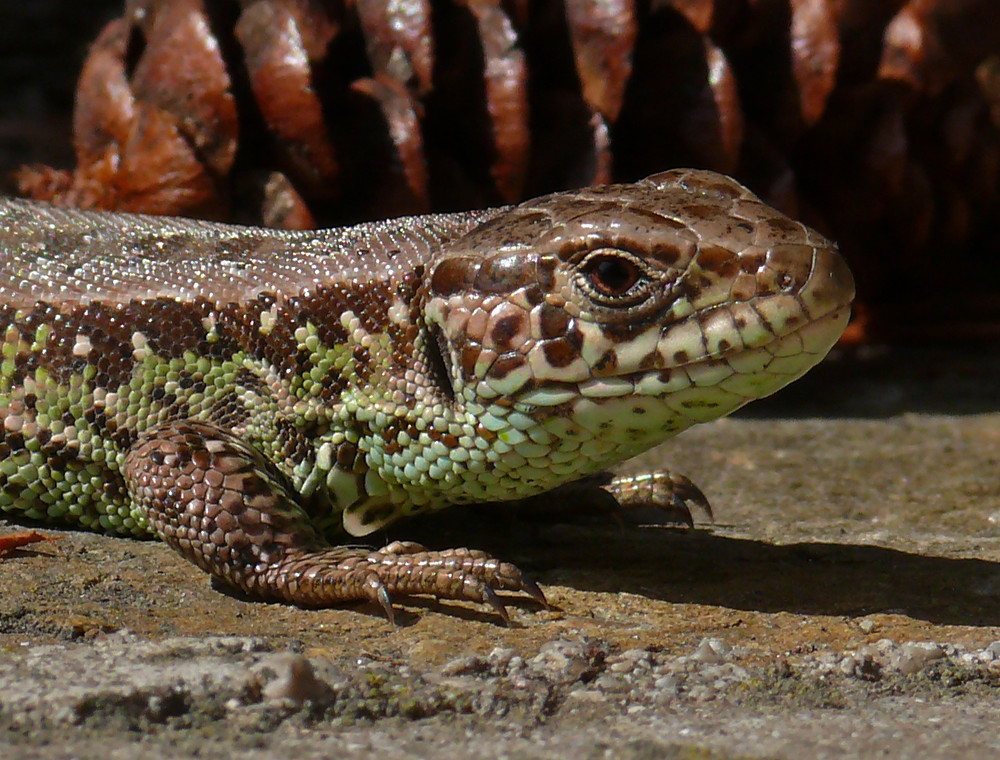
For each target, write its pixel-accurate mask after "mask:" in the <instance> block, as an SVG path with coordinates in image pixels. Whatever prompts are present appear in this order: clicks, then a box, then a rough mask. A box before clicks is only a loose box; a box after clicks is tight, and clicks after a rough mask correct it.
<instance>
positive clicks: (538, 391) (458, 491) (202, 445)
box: [0, 170, 854, 617]
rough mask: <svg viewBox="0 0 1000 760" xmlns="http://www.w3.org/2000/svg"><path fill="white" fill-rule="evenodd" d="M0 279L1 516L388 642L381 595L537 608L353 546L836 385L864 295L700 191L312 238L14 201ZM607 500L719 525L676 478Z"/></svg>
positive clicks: (484, 571)
mask: <svg viewBox="0 0 1000 760" xmlns="http://www.w3.org/2000/svg"><path fill="white" fill-rule="evenodd" d="M0 256H2V259H0V331H2V340H3V344H2V358H0V422H2V424H0V509H2V510H3V511H5V512H8V513H14V514H20V515H22V516H24V517H27V518H31V519H34V520H40V521H44V522H50V523H61V524H66V525H77V526H81V527H86V528H92V529H97V530H103V531H107V532H113V533H123V534H131V535H156V536H159V537H160V538H162V539H163V540H165V541H166V542H167V543H169V544H170V545H171V546H172V547H174V548H175V549H176V550H178V551H179V552H180V553H181V554H182V555H184V556H185V557H187V558H188V559H189V560H191V561H193V562H194V563H195V564H197V565H199V566H200V567H202V568H203V569H205V570H207V571H208V572H210V573H212V574H213V575H215V576H217V577H218V578H221V579H223V580H225V581H226V582H228V583H230V584H232V585H234V586H236V587H238V588H240V589H242V590H243V591H245V592H247V593H249V594H251V595H253V596H256V597H260V598H278V599H283V600H286V601H289V602H293V603H297V604H302V605H308V606H316V605H328V604H335V603H339V602H344V601H350V600H356V599H373V600H376V601H378V602H379V603H381V604H382V606H383V607H384V608H385V609H386V612H387V614H389V616H390V617H391V615H392V606H391V596H390V595H391V594H399V595H406V594H415V593H428V594H433V595H436V596H439V597H448V598H459V599H468V600H477V601H486V602H488V603H490V604H492V605H493V606H494V608H496V609H497V610H498V611H499V612H500V614H501V615H503V616H504V617H505V616H506V613H505V612H504V609H503V606H502V604H500V602H499V601H498V600H497V597H496V595H495V593H494V590H495V589H515V590H523V591H526V592H527V593H529V594H531V595H533V596H535V597H536V598H538V599H540V600H544V597H542V595H541V592H540V591H539V590H538V588H537V586H535V585H534V584H533V583H532V582H531V581H529V580H528V579H526V578H524V577H523V576H522V575H521V573H520V572H519V571H518V570H517V568H515V567H514V566H512V565H510V564H509V563H506V562H501V561H499V560H496V559H493V558H492V557H489V556H488V555H486V554H484V553H482V552H478V551H473V550H467V549H457V550H446V551H429V550H427V549H425V548H424V547H422V546H419V545H417V544H411V543H401V542H397V543H395V544H392V545H390V546H388V547H385V548H384V549H381V550H377V551H370V550H366V549H359V548H357V547H356V546H352V547H346V546H336V545H334V544H332V543H331V541H332V540H335V538H336V536H337V535H338V534H339V535H342V534H343V531H344V530H346V532H348V533H350V534H352V535H355V536H363V535H366V534H368V533H371V532H372V531H373V530H376V529H377V528H379V527H381V526H383V525H385V524H386V523H388V522H391V521H393V520H395V519H397V518H399V517H401V516H404V515H407V514H412V513H415V512H418V511H421V510H424V509H437V508H440V507H444V506H448V505H452V504H474V503H477V502H479V503H481V502H485V501H502V500H512V499H522V498H525V497H529V496H533V495H536V494H538V493H542V492H545V491H549V490H552V489H557V488H560V487H562V486H565V485H566V484H572V483H573V482H576V481H579V480H580V479H582V478H589V477H591V476H594V475H595V474H596V473H599V472H602V471H604V470H606V469H607V468H609V467H611V466H613V465H615V464H617V463H618V462H620V461H622V460H624V459H625V458H627V457H630V456H633V455H635V454H637V453H639V452H641V451H644V450H645V449H648V448H649V447H651V446H653V445H655V444H657V443H659V442H660V441H662V440H664V439H666V438H668V437H670V436H672V435H674V434H675V433H678V432H680V431H681V430H683V429H684V428H686V427H688V426H690V425H692V424H694V423H696V422H702V421H706V420H710V419H715V418H717V417H720V416H723V415H725V414H728V413H729V412H731V411H733V410H734V409H736V408H738V407H739V406H742V405H743V404H744V403H746V402H748V401H750V400H752V399H754V398H759V397H761V396H765V395H767V394H769V393H772V392H774V391H775V390H777V389H778V388H780V387H782V386H783V385H785V384H787V383H788V382H790V381H791V380H793V379H794V378H795V377H798V376H799V375H801V374H802V373H803V372H805V371H806V370H808V369H809V368H810V367H811V366H813V365H814V364H816V363H817V362H818V361H819V360H820V359H821V358H822V357H823V356H824V355H825V354H826V353H827V351H828V350H829V348H830V347H831V346H832V345H833V343H834V342H835V341H836V339H837V337H839V335H840V333H841V331H842V330H843V328H844V326H845V325H846V322H847V319H848V316H849V310H850V302H851V300H852V298H853V293H854V287H853V281H852V279H851V275H850V272H849V271H848V270H847V267H846V265H845V264H844V263H843V260H842V259H841V258H840V256H839V255H838V254H837V252H836V249H835V247H834V246H833V244H831V243H830V242H829V241H827V240H825V239H824V238H823V237H821V236H820V235H818V234H817V233H816V232H814V231H812V230H810V229H809V228H807V227H805V226H804V225H801V224H799V223H797V222H794V221H792V220H790V219H788V218H787V217H785V216H783V215H781V214H779V213H778V212H776V211H774V210H773V209H770V208H769V207H767V206H766V205H764V204H763V203H761V202H760V201H759V200H758V199H757V198H756V197H755V196H753V195H752V194H751V193H749V191H747V190H746V189H745V188H742V187H741V186H740V185H738V184H736V183H735V182H733V181H732V180H729V179H727V178H725V177H721V176H719V175H715V174H712V173H709V172H701V171H690V170H678V171H672V172H666V173H663V174H660V175H656V176H654V177H651V178H649V179H647V180H644V181H642V182H640V183H636V184H633V185H611V186H606V187H600V188H590V189H587V190H580V191H574V192H568V193H559V194H555V195H551V196H546V197H544V198H539V199H536V200H534V201H528V202H527V203H524V204H521V205H520V206H516V207H511V208H506V209H494V210H490V211H485V212H475V213H467V214H451V215H436V216H427V217H417V218H408V219H400V220H395V221H392V222H385V223H376V224H368V225H360V226H357V227H351V228H344V229H337V230H324V231H318V232H309V233H288V232H277V231H270V230H258V229H251V228H239V227H231V226H225V225H215V224H209V223H202V222H193V221H184V220H171V219H158V218H149V217H137V216H125V215H112V214H99V213H87V212H78V211H66V210H59V209H55V208H53V207H49V206H45V205H42V204H33V203H30V202H25V201H15V200H0ZM609 490H611V492H612V493H615V494H617V495H618V496H620V497H622V499H623V501H624V502H627V503H634V502H638V501H648V500H653V501H656V502H659V503H662V504H665V505H668V506H670V505H672V506H673V507H674V508H675V509H679V510H680V511H681V512H682V513H685V514H686V506H685V502H686V501H694V502H699V501H701V500H702V497H701V496H700V492H698V491H697V489H695V488H694V487H693V486H692V485H691V484H690V482H689V481H687V480H686V479H685V478H683V477H681V476H675V475H670V474H669V473H666V472H664V473H654V474H652V475H650V476H648V477H644V478H636V479H632V480H621V479H619V480H614V481H611V482H610V483H609ZM688 518H689V515H688Z"/></svg>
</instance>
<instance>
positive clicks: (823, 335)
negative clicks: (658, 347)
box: [517, 303, 851, 416]
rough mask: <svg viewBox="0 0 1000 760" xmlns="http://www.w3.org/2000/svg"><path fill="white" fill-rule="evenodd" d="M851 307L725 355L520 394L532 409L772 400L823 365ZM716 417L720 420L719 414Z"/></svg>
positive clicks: (519, 398) (737, 403)
mask: <svg viewBox="0 0 1000 760" xmlns="http://www.w3.org/2000/svg"><path fill="white" fill-rule="evenodd" d="M850 314H851V308H850V305H849V303H848V304H846V305H842V306H840V307H839V308H834V309H833V310H831V311H829V312H827V313H826V314H823V315H822V316H819V317H817V318H815V319H812V320H810V321H808V322H805V323H804V324H802V325H801V326H799V327H797V328H795V329H793V330H790V331H788V332H785V333H784V334H780V335H773V337H772V339H771V340H769V341H767V342H766V343H760V344H758V345H754V346H749V347H748V346H742V345H734V346H732V347H730V348H728V349H726V350H725V351H723V352H720V353H718V354H715V355H711V356H702V357H698V358H694V359H691V360H688V361H686V362H683V363H678V364H674V365H672V366H669V367H662V368H657V369H648V370H637V371H633V372H624V373H619V374H614V375H611V376H608V377H600V378H591V379H588V380H584V381H581V382H573V381H568V382H559V381H547V382H546V384H545V385H544V386H541V387H536V388H533V389H528V390H525V391H524V392H522V393H520V394H517V401H519V402H521V403H523V404H529V405H533V406H558V405H561V404H564V403H567V402H570V401H572V400H575V399H579V398H587V399H591V400H593V401H600V400H602V399H613V398H620V397H624V396H629V395H635V396H645V397H650V396H675V395H676V397H677V399H678V400H679V399H681V398H682V397H683V396H684V395H685V394H688V395H691V394H697V395H698V396H699V397H707V396H713V395H717V396H718V398H719V399H720V400H727V401H729V402H730V403H728V404H726V406H732V408H734V409H735V408H737V407H739V406H742V405H743V404H745V403H747V402H748V401H751V400H754V399H757V398H761V397H762V396H766V395H770V394H771V393H774V392H775V391H777V390H779V389H780V388H782V387H784V386H785V385H787V384H788V383H790V382H792V381H793V380H795V379H796V378H798V377H800V376H801V375H802V374H804V373H805V372H807V371H808V370H809V369H811V368H812V367H814V366H815V365H816V364H818V363H819V362H820V361H821V360H822V359H823V357H824V356H826V354H827V353H828V352H829V350H830V349H831V348H832V347H833V345H834V344H835V343H836V342H837V339H838V338H839V337H840V335H841V333H842V332H843V331H844V328H845V327H846V326H847V322H848V320H849V319H850ZM715 416H718V414H716V415H715Z"/></svg>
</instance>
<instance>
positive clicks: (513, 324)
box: [490, 314, 525, 351]
mask: <svg viewBox="0 0 1000 760" xmlns="http://www.w3.org/2000/svg"><path fill="white" fill-rule="evenodd" d="M524 319H525V317H524V316H523V315H521V314H511V315H509V316H506V317H501V318H500V319H498V320H497V321H496V324H494V325H493V330H492V332H490V338H491V339H492V340H493V345H495V346H496V347H497V348H498V349H499V350H500V351H509V350H510V349H511V348H512V347H513V346H512V344H513V342H514V338H515V337H516V336H517V335H518V333H520V332H521V328H522V326H523V324H524Z"/></svg>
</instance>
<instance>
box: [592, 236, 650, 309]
mask: <svg viewBox="0 0 1000 760" xmlns="http://www.w3.org/2000/svg"><path fill="white" fill-rule="evenodd" d="M577 282H578V283H579V285H580V287H581V288H582V289H583V291H584V292H585V293H586V294H587V295H588V296H590V297H591V298H593V299H594V300H596V301H598V302H600V303H602V304H605V305H608V306H631V305H633V304H636V303H639V302H641V301H643V300H645V298H646V296H647V290H648V286H649V284H650V278H649V276H648V273H647V271H646V267H645V265H644V264H643V263H642V262H641V261H638V260H637V259H635V258H634V257H633V256H630V255H628V254H625V253H623V252H621V251H610V250H607V249H605V250H602V251H594V252H593V253H591V254H590V255H589V256H587V258H586V259H584V261H583V262H582V263H581V265H580V268H579V270H578V274H577Z"/></svg>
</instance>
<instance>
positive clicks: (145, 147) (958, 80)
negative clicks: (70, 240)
mask: <svg viewBox="0 0 1000 760" xmlns="http://www.w3.org/2000/svg"><path fill="white" fill-rule="evenodd" d="M994 16H995V0H910V1H909V2H904V1H903V0H642V1H637V0H602V1H601V2H597V0H564V2H563V3H562V4H559V3H547V2H529V0H507V1H506V2H499V0H434V3H433V13H432V4H431V0H413V2H407V3H389V2H387V0H356V2H345V3H334V2H330V1H327V0H242V1H241V2H237V1H236V0H130V2H128V4H127V7H126V11H125V14H124V16H123V17H122V18H121V19H118V20H116V21H113V22H112V23H111V24H109V25H108V27H107V28H106V29H105V30H104V32H103V33H102V34H101V35H100V37H99V38H98V40H97V41H96V42H95V43H94V45H93V47H92V48H91V51H90V54H89V57H88V59H87V61H86V63H85V65H84V68H83V71H82V73H81V77H80V81H79V84H78V90H77V107H76V113H75V118H74V134H75V149H76V155H77V167H76V169H75V170H74V171H72V172H69V171H59V170H55V169H49V168H46V167H30V168H25V169H23V170H22V171H21V174H20V185H21V189H22V191H23V192H25V193H27V194H29V195H32V196H34V197H36V198H47V199H53V200H56V201H59V202H64V203H72V204H74V205H82V206H92V207H99V208H117V209H123V210H131V211H147V212H153V213H171V214H184V215H198V216H205V217H209V218H219V219H234V220H238V221H245V222H264V223H267V224H271V225H276V226H287V227H307V226H313V225H315V224H323V225H326V224H336V223H344V222H350V221H357V220H361V219H368V218H376V217H382V216H393V215H399V214H405V213H419V212H424V211H429V210H438V209H455V208H468V207H472V206H483V205H493V204H498V203H508V202H514V201H516V200H518V199H520V198H523V197H525V196H528V195H534V194H538V193H542V192H547V191H551V190H557V189H562V188H566V187H571V186H579V185H585V184H590V183H595V182H604V181H610V180H631V179H635V178H638V177H640V176H644V175H646V174H650V173H652V172H655V171H659V170H662V169H665V168H668V167H671V166H680V165H693V166H700V167H706V168H712V169H716V170H718V171H722V172H725V173H729V174H733V175H734V176H736V177H737V178H738V179H740V180H742V181H743V182H745V183H747V184H748V185H750V186H751V187H752V188H753V189H754V190H756V191H757V192H758V193H760V194H761V195H762V196H763V197H765V198H766V199H767V200H768V201H770V202H771V203H773V204H775V205H777V206H779V207H780V208H782V209H783V210H785V211H787V212H788V213H790V214H793V215H796V216H800V217H803V218H805V219H806V220H807V221H809V222H810V223H812V224H813V225H815V226H817V227H819V228H820V229H821V230H823V231H824V232H826V233H827V234H829V235H830V236H831V237H834V238H835V239H837V240H839V241H840V242H841V244H842V247H843V249H844V251H845V253H846V254H847V256H848V257H849V258H850V260H851V262H852V265H853V266H854V268H855V271H856V273H857V274H858V280H859V285H860V292H861V296H862V298H863V300H864V302H865V304H866V305H867V307H868V309H869V314H870V317H871V321H870V323H868V325H867V327H866V329H867V330H868V331H869V334H877V333H878V331H879V329H882V330H885V331H890V332H891V331H892V330H898V329H899V328H900V327H901V326H902V325H903V324H905V323H910V322H913V321H914V319H916V321H919V320H920V318H921V316H922V315H926V316H923V320H924V322H925V323H926V325H928V326H931V325H937V326H941V325H942V322H941V314H942V313H949V314H955V315H959V316H960V315H961V310H962V309H964V310H965V313H966V314H968V313H969V309H970V308H973V307H974V306H975V304H976V301H975V300H974V299H975V297H978V296H980V295H982V296H983V297H984V298H985V301H984V303H983V308H984V309H985V312H983V313H987V314H996V313H997V312H998V311H1000V304H998V303H996V300H995V299H996V297H995V296H994V295H993V294H991V293H989V290H990V288H989V287H988V286H984V284H983V283H988V282H989V279H988V278H989V277H990V276H991V274H992V275H994V276H995V274H996V269H997V265H996V263H995V259H996V257H995V256H994V257H990V256H988V255H987V254H986V252H987V251H989V250H993V251H996V250H998V248H1000V235H998V233H997V232H996V231H995V229H994V228H995V227H996V224H995V220H996V219H997V218H1000V213H998V212H1000V191H998V173H1000V25H998V24H997V23H996V21H995V18H994ZM991 246H992V248H991ZM952 262H954V263H952ZM969 271H975V272H977V277H976V278H975V280H976V281H975V282H973V283H971V284H970V282H969V278H968V276H967V274H966V273H967V272H969ZM994 281H995V280H994ZM932 288H933V290H931V289H932ZM926 292H934V293H935V296H934V302H933V312H932V313H931V312H929V311H928V310H927V309H926V305H925V303H924V301H925V297H924V296H923V293H926ZM941 293H951V294H952V295H953V297H954V298H955V301H956V303H955V304H953V305H950V306H949V304H946V303H943V302H942V297H941V295H940V294H941ZM901 302H902V303H901ZM906 304H910V306H911V307H912V310H911V312H909V313H906V312H905V310H904V307H905V306H906ZM904 313H905V314H906V316H904V317H903V321H900V322H899V323H898V324H896V325H895V326H894V325H893V324H892V319H891V315H900V314H904ZM944 329H950V327H948V326H944Z"/></svg>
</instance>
